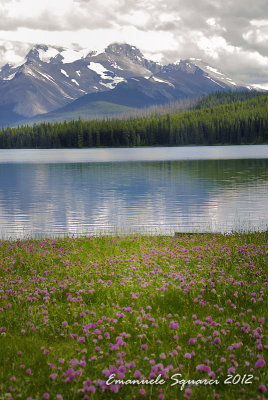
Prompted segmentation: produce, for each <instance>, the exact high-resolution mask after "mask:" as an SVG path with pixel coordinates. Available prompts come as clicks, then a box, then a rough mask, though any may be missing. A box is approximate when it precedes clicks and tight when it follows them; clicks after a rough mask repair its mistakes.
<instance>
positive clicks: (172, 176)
mask: <svg viewBox="0 0 268 400" xmlns="http://www.w3.org/2000/svg"><path fill="white" fill-rule="evenodd" d="M267 166H268V160H267V159H246V160H244V159H242V160H199V161H197V160H195V161H161V162H160V161H155V162H152V161H151V162H124V163H123V162H121V163H120V162H106V163H97V162H95V163H58V164H48V163H47V164H44V163H43V164H38V163H34V164H30V163H29V164H27V163H22V164H20V163H10V164H8V163H6V164H0V234H1V236H2V237H3V236H4V237H19V236H20V237H21V236H27V235H38V234H40V235H44V234H45V235H53V234H65V233H69V234H85V233H89V234H92V233H94V234H96V233H100V232H149V233H169V234H172V233H174V231H184V232H186V231H204V230H206V231H207V230H209V231H223V232H226V231H230V230H235V229H241V228H242V229H247V228H250V229H254V228H255V229H264V228H265V226H266V225H267V223H268V216H267V211H266V201H267V200H266V199H267V193H268V174H267Z"/></svg>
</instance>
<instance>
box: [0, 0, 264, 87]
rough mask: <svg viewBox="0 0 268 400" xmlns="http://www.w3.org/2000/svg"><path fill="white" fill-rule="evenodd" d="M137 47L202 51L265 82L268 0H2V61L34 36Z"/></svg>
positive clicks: (165, 57)
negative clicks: (120, 43)
mask: <svg viewBox="0 0 268 400" xmlns="http://www.w3.org/2000/svg"><path fill="white" fill-rule="evenodd" d="M112 42H122V43H129V44H131V45H134V46H136V47H138V48H139V49H140V50H141V51H142V52H143V54H144V55H145V56H146V57H147V58H150V59H152V60H155V61H159V62H161V63H163V64H168V63H172V62H175V61H177V60H178V59H185V58H190V57H194V58H201V59H203V60H204V61H207V62H208V63H209V64H210V65H212V66H215V67H217V68H219V69H220V70H222V71H224V72H226V73H229V74H230V75H231V76H232V77H233V78H234V79H236V80H238V81H241V82H245V83H248V84H258V85H261V86H264V87H267V89H268V1H267V0H254V1H252V0H250V1H249V0H224V1H223V0H168V1H167V0H0V65H4V64H6V63H7V62H20V61H21V60H22V59H23V57H24V56H25V54H26V53H27V51H28V50H29V49H30V48H31V47H32V46H33V45H34V44H47V45H57V46H61V47H67V48H73V49H78V48H79V49H80V48H87V49H88V50H98V51H100V50H102V49H104V48H105V47H106V46H107V45H108V44H110V43H112Z"/></svg>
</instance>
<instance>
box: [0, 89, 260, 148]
mask: <svg viewBox="0 0 268 400" xmlns="http://www.w3.org/2000/svg"><path fill="white" fill-rule="evenodd" d="M213 96H214V97H213ZM217 96H218V97H217ZM224 96H225V97H224ZM228 96H229V94H227V95H224V94H223V95H220V94H219V95H212V96H208V97H207V98H204V99H201V100H200V102H199V105H198V104H197V105H196V106H195V107H196V108H197V109H192V110H189V111H184V112H180V113H177V114H166V115H164V116H151V117H150V116H149V117H143V118H132V119H128V120H119V119H112V120H93V121H92V120H91V121H81V120H78V121H72V122H68V123H67V122H64V123H55V124H50V123H42V124H40V125H33V126H23V127H18V128H7V129H3V130H2V131H0V148H75V147H79V148H81V147H100V146H108V147H118V146H155V145H160V146H162V145H163V146H174V145H176V146H177V145H189V144H196V145H211V144H246V143H248V144H251V143H267V142H268V138H267V133H268V94H263V95H258V96H256V95H253V94H252V95H251V94H250V93H249V94H248V97H249V99H246V98H245V96H246V95H242V94H239V93H236V94H235V96H237V98H238V101H235V102H231V101H229V100H228ZM239 96H243V98H241V97H240V98H241V99H239ZM241 100H243V101H241ZM213 104H215V105H214V106H211V105H213ZM218 104H220V105H218ZM206 105H207V107H206ZM203 107H206V108H203Z"/></svg>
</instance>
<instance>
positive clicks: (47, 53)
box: [38, 47, 59, 63]
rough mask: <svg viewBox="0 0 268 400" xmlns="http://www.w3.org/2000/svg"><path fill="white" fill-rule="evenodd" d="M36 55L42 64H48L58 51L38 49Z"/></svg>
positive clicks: (51, 48)
mask: <svg viewBox="0 0 268 400" xmlns="http://www.w3.org/2000/svg"><path fill="white" fill-rule="evenodd" d="M38 54H39V58H40V60H41V61H42V62H45V63H48V62H49V61H50V60H51V58H54V57H55V56H56V55H57V54H59V51H58V50H56V49H54V48H53V47H48V49H47V50H43V49H38Z"/></svg>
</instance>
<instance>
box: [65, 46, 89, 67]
mask: <svg viewBox="0 0 268 400" xmlns="http://www.w3.org/2000/svg"><path fill="white" fill-rule="evenodd" d="M87 51H88V50H87ZM87 51H86V50H85V49H83V50H81V51H75V50H64V51H62V52H61V53H60V54H61V55H62V57H63V59H62V62H63V64H68V63H72V62H74V61H77V60H81V58H85V56H86V52H87Z"/></svg>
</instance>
